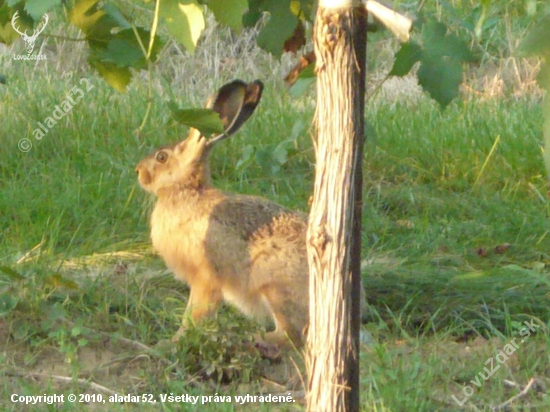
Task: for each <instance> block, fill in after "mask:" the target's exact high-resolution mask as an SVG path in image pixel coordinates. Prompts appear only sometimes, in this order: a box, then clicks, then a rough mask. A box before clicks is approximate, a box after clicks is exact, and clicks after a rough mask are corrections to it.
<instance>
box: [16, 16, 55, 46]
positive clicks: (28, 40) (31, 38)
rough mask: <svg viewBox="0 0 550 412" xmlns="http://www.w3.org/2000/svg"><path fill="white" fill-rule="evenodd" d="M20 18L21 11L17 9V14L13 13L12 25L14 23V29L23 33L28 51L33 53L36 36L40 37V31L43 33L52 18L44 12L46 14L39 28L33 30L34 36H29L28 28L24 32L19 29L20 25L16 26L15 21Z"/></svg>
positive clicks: (22, 36)
mask: <svg viewBox="0 0 550 412" xmlns="http://www.w3.org/2000/svg"><path fill="white" fill-rule="evenodd" d="M18 18H19V11H16V12H15V14H14V15H13V17H12V19H11V25H12V27H13V29H14V30H15V31H16V32H17V33H19V34H20V35H21V38H22V39H23V41H24V42H25V43H26V44H27V47H26V49H27V53H28V54H31V53H32V51H33V50H34V43H35V42H36V38H37V37H38V35H39V34H40V33H42V32H43V31H44V28H45V27H46V25H47V24H48V21H49V20H50V18H49V16H48V15H47V14H44V16H42V22H41V23H40V24H39V25H38V28H37V29H36V30H33V32H32V36H29V35H28V34H27V30H25V31H24V32H22V31H21V30H19V27H16V26H15V24H16V23H15V21H16V20H17V19H18Z"/></svg>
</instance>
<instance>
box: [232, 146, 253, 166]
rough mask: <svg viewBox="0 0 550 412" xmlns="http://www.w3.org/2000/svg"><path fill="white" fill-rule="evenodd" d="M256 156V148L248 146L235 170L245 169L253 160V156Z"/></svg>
mask: <svg viewBox="0 0 550 412" xmlns="http://www.w3.org/2000/svg"><path fill="white" fill-rule="evenodd" d="M253 154H254V146H252V145H250V144H249V145H246V146H245V147H244V149H243V153H242V155H241V158H240V159H239V161H238V162H237V164H236V165H235V168H236V169H237V170H240V169H244V168H245V167H246V166H247V165H248V164H249V163H250V161H251V160H252V155H253Z"/></svg>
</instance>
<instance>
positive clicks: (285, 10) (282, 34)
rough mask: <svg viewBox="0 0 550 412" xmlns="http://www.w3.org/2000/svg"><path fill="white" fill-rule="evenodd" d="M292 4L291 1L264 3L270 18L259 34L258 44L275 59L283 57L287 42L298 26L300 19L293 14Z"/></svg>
mask: <svg viewBox="0 0 550 412" xmlns="http://www.w3.org/2000/svg"><path fill="white" fill-rule="evenodd" d="M290 3H291V1H290V0H280V1H270V2H266V3H264V4H265V5H266V6H267V7H266V11H268V12H269V15H270V17H269V21H268V22H267V24H266V25H265V27H263V28H262V30H261V31H260V34H258V39H257V42H258V45H259V46H260V47H261V48H262V49H264V50H266V51H268V52H269V53H271V54H273V55H274V56H275V57H281V55H282V53H283V46H284V44H285V41H286V40H287V39H288V38H289V37H291V36H292V34H293V33H294V29H295V28H296V25H297V24H298V17H297V16H295V15H294V14H293V13H292V11H291V9H290Z"/></svg>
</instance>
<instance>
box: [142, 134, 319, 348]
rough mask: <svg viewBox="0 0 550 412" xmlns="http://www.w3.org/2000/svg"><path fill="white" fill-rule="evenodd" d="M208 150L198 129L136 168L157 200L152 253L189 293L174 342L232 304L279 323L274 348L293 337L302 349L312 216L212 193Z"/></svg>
mask: <svg viewBox="0 0 550 412" xmlns="http://www.w3.org/2000/svg"><path fill="white" fill-rule="evenodd" d="M210 147H211V146H208V145H207V142H206V139H205V138H204V137H203V136H201V135H200V133H199V132H198V131H197V130H194V129H192V130H191V132H190V134H189V136H188V137H187V139H186V140H185V141H183V142H181V143H177V144H174V145H172V146H168V147H164V148H161V149H159V150H157V151H156V152H154V153H152V154H151V155H149V156H148V157H146V158H145V159H143V160H142V161H141V162H140V163H139V164H138V166H137V168H136V171H137V173H138V175H139V182H140V184H141V186H142V187H143V188H144V189H145V190H147V191H149V192H151V193H153V194H155V195H156V196H157V198H158V200H157V203H156V205H155V208H154V210H153V213H152V215H151V239H152V242H153V246H154V248H155V249H156V250H157V252H158V253H159V254H160V255H161V256H162V258H163V259H164V260H165V262H166V264H167V266H168V267H169V268H170V269H171V270H173V272H174V274H175V276H176V278H178V279H180V280H182V281H185V282H187V283H188V284H189V286H190V288H191V294H190V297H189V302H188V305H187V309H186V316H184V320H183V323H182V326H181V327H180V329H179V330H178V332H177V333H176V335H175V336H174V339H178V338H179V337H180V336H181V335H182V334H183V333H184V332H185V329H186V328H187V327H188V324H187V319H188V316H190V317H191V318H192V320H193V321H198V320H200V319H201V318H204V317H205V316H209V315H213V314H214V313H215V311H216V309H217V307H218V305H219V304H220V303H221V301H222V300H226V301H228V302H230V303H232V304H233V305H235V306H236V307H238V308H239V309H240V310H241V311H242V312H244V313H245V314H247V315H250V316H254V317H257V318H260V319H265V318H267V319H271V320H273V322H274V323H275V331H273V332H270V333H268V334H267V336H266V339H267V340H269V341H270V342H276V343H280V342H282V341H284V340H286V336H288V337H289V338H290V339H291V340H292V341H293V342H294V344H295V345H297V346H300V345H301V344H302V339H301V338H302V331H303V330H304V328H305V326H306V325H307V322H308V303H309V299H308V292H309V289H308V263H307V254H306V230H307V216H306V215H305V214H301V213H297V212H292V211H290V210H287V209H285V208H284V207H282V206H280V205H278V204H275V203H273V202H270V201H268V200H266V199H263V198H260V197H255V196H243V195H234V194H228V193H223V192H221V191H219V190H216V189H215V188H213V187H212V183H211V178H210V170H209V167H208V152H209V150H210ZM159 153H161V155H160V157H159ZM159 159H160V160H159Z"/></svg>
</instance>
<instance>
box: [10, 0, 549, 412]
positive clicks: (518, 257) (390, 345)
mask: <svg viewBox="0 0 550 412" xmlns="http://www.w3.org/2000/svg"><path fill="white" fill-rule="evenodd" d="M484 4H486V7H485V8H484V7H482V6H481V5H478V2H471V1H466V0H462V1H458V0H457V1H451V2H444V1H438V2H427V4H425V5H424V7H423V11H424V12H425V13H431V14H433V15H435V16H437V17H438V18H440V19H441V20H443V21H445V22H446V24H448V25H449V26H450V27H451V28H452V29H453V30H455V31H457V32H458V33H460V35H461V36H462V37H463V38H466V39H468V40H469V42H470V46H471V50H472V53H473V55H474V56H475V57H476V61H475V62H473V63H471V64H470V66H469V69H468V73H467V75H466V78H465V83H464V85H463V87H462V91H461V95H460V97H459V99H457V100H455V101H454V102H453V103H451V104H450V105H449V106H448V107H447V108H446V109H445V111H441V110H440V109H439V107H438V106H437V105H436V104H435V103H433V102H432V101H431V100H430V99H429V98H428V97H427V96H426V95H424V94H423V93H422V92H421V91H420V90H419V87H418V86H417V84H416V80H415V78H414V77H413V76H407V77H405V78H403V79H394V78H390V79H386V75H387V73H388V72H389V70H390V68H391V65H392V59H393V54H394V52H395V51H396V50H397V49H398V44H397V42H396V41H395V40H394V39H392V38H391V36H390V35H389V34H387V33H382V32H378V33H374V34H370V39H369V50H368V55H369V70H370V72H369V90H370V92H369V100H368V109H367V112H368V114H367V120H368V122H369V130H368V135H367V143H366V154H365V156H366V162H365V170H364V176H365V186H366V190H365V207H364V232H363V236H364V239H363V240H364V242H363V245H364V253H363V254H364V262H363V267H364V284H365V286H366V291H367V296H368V300H369V310H368V314H367V315H368V316H367V319H366V321H367V322H366V324H365V330H366V331H367V332H368V333H367V332H365V337H366V339H365V340H366V342H365V345H364V347H363V351H362V355H361V356H362V367H363V369H362V376H363V378H362V385H363V387H364V390H363V394H362V401H363V404H364V410H365V411H402V410H411V411H412V410H414V411H434V410H448V411H454V410H460V409H468V408H469V409H473V410H491V407H494V406H497V405H501V404H503V403H504V402H505V401H506V400H507V399H509V398H511V397H513V396H514V395H517V394H518V393H519V392H520V391H521V389H522V388H523V387H524V386H525V385H526V384H527V382H528V381H529V380H530V379H532V378H534V379H535V384H534V385H532V386H531V387H530V389H529V390H528V391H527V392H526V394H525V395H524V396H522V397H521V398H519V399H518V400H517V401H515V402H512V403H511V404H510V405H509V406H508V408H509V409H507V410H524V409H526V408H534V410H546V409H547V408H548V406H550V400H549V399H548V393H549V392H548V389H547V387H548V384H549V383H550V373H549V371H550V356H549V352H548V344H549V340H550V339H549V333H548V319H549V315H550V313H549V312H550V306H549V304H548V298H549V293H550V282H549V277H548V275H549V270H548V263H549V253H548V250H550V239H549V230H550V225H549V223H548V212H549V210H548V206H549V204H548V195H547V192H548V187H547V179H546V173H545V171H544V163H543V160H542V155H541V144H542V113H541V98H542V92H541V91H540V89H538V88H537V86H536V84H535V80H534V78H535V75H536V73H537V71H538V67H539V64H540V62H539V61H537V60H524V59H520V58H518V57H517V56H518V53H517V48H518V45H519V43H520V41H521V40H522V39H523V38H524V36H525V35H526V33H527V31H528V29H529V28H530V27H531V26H532V25H533V23H535V22H536V21H537V17H538V16H540V15H543V14H544V12H545V11H547V10H548V5H547V4H545V3H544V2H541V1H492V2H485V3H484ZM419 6H420V5H419V4H418V3H417V2H409V1H404V2H402V3H401V4H400V5H399V7H400V9H402V10H406V11H409V12H410V13H412V14H416V13H417V10H418V8H419ZM484 10H485V11H484ZM483 13H485V16H483ZM55 20H56V16H52V18H51V24H52V27H51V28H49V30H48V36H44V37H43V39H44V42H43V43H42V44H41V45H37V47H41V49H40V51H41V53H44V54H46V55H47V57H48V58H47V60H46V61H42V62H38V63H36V64H35V63H34V62H33V63H31V62H25V61H14V60H13V59H12V55H13V54H14V53H23V47H24V44H23V43H22V42H18V43H16V44H15V45H13V46H11V47H10V48H4V49H3V50H2V51H1V54H0V67H1V74H2V75H3V76H5V78H6V81H7V84H6V85H0V96H1V98H0V113H1V114H2V125H1V127H0V142H1V145H0V266H2V268H1V269H0V270H1V274H0V343H1V345H2V350H1V351H0V360H1V361H2V362H1V364H2V366H1V367H0V383H1V384H2V385H1V386H2V388H3V389H2V391H3V392H2V394H1V395H0V404H1V405H2V409H5V410H21V409H20V408H21V405H17V404H13V403H11V401H10V394H12V393H19V394H27V395H38V394H42V393H53V392H57V393H65V394H68V393H71V392H73V393H103V394H104V395H108V394H109V393H110V392H109V391H114V392H117V393H119V394H126V393H131V394H144V393H152V394H155V395H156V396H157V395H158V394H161V393H167V394H169V393H171V392H173V393H174V394H183V393H190V394H195V395H203V394H215V393H218V394H223V395H233V394H242V393H251V394H252V393H258V392H260V391H264V392H265V391H267V392H271V393H273V392H280V393H285V394H286V393H288V390H291V389H294V387H293V386H292V385H288V384H287V383H288V381H289V379H290V376H291V375H296V372H295V368H294V366H293V364H292V363H290V362H289V361H288V360H279V361H270V360H266V359H260V358H259V356H258V355H257V354H256V352H255V351H254V350H253V349H252V348H251V343H250V342H251V339H252V338H251V336H252V335H253V333H254V332H256V331H257V329H258V328H259V327H260V326H258V325H256V324H253V323H252V322H250V321H249V320H247V319H244V318H242V317H241V316H240V315H239V314H237V313H235V312H234V311H232V310H230V309H227V311H224V312H223V313H222V314H220V318H219V319H218V320H217V321H216V322H212V323H211V324H207V325H202V326H200V327H198V328H197V329H196V330H193V331H192V332H190V333H189V334H188V336H186V337H185V339H184V340H183V341H182V342H180V344H179V345H178V347H177V348H173V347H170V346H169V345H162V344H161V345H159V344H158V343H159V342H161V343H162V341H163V340H164V339H167V338H169V337H170V336H171V335H172V334H173V332H174V331H175V330H176V329H177V325H178V323H179V318H180V317H181V314H182V312H183V308H184V307H185V301H186V297H187V290H186V288H185V286H184V285H181V284H178V283H177V282H176V281H174V280H173V279H172V277H171V275H170V273H169V272H168V271H166V269H165V267H164V265H163V263H162V261H161V260H160V259H158V258H157V257H156V256H154V254H153V253H152V250H151V248H150V246H149V239H148V222H147V221H148V213H149V211H150V208H151V206H152V199H151V198H150V197H149V196H147V195H146V194H145V193H144V192H143V191H141V190H140V188H139V187H138V185H137V182H136V177H135V174H134V171H133V170H134V167H135V164H136V163H137V162H138V161H139V160H140V159H141V158H142V157H144V156H145V155H146V154H148V153H149V152H150V151H151V150H152V149H153V148H154V147H157V146H159V145H163V144H166V143H170V142H174V141H177V140H178V139H181V138H182V137H183V136H185V133H186V130H185V129H184V128H183V127H181V126H179V125H176V124H175V122H174V121H173V120H172V118H171V116H170V113H169V109H168V107H167V101H168V100H169V99H170V98H174V99H176V100H177V101H178V102H179V103H180V105H181V106H199V105H202V102H203V101H204V100H205V99H206V97H207V96H208V95H209V94H210V93H211V92H213V91H214V90H215V88H216V87H218V86H220V85H221V84H223V83H224V82H225V81H227V80H231V79H234V78H242V79H244V80H251V79H254V78H260V79H262V80H263V81H264V82H265V83H266V90H265V94H264V98H263V100H262V103H261V105H260V106H259V108H258V111H257V113H256V114H255V115H254V116H253V117H252V119H251V120H250V121H249V123H248V124H247V125H246V127H244V128H243V130H242V131H241V132H239V134H238V135H236V136H234V137H232V138H231V139H229V140H228V141H226V142H224V144H222V145H220V146H219V147H217V148H216V150H215V152H214V153H213V156H212V169H213V176H214V180H215V183H216V185H217V186H218V187H220V188H222V189H224V190H228V191H234V192H240V193H250V194H256V195H261V196H265V197H268V198H270V199H272V200H274V201H277V202H279V203H281V204H284V205H286V206H289V207H292V208H295V209H301V210H307V208H308V206H307V202H308V198H309V196H310V189H311V182H312V178H313V175H312V172H313V162H314V159H313V155H312V149H311V136H310V134H309V133H310V131H309V125H310V123H311V118H312V115H313V111H314V96H313V91H311V90H310V91H308V92H306V93H305V94H303V95H302V96H300V97H298V98H294V97H291V96H290V95H289V94H288V92H287V91H286V90H285V87H284V85H283V81H282V78H283V77H284V74H285V73H286V71H287V70H288V68H289V67H290V66H291V65H292V63H293V59H292V57H291V56H285V57H284V58H283V60H282V61H281V62H279V61H277V60H275V59H273V58H272V57H270V56H269V55H267V54H266V53H264V52H262V51H261V50H259V49H258V48H257V47H256V46H255V45H254V42H253V40H254V36H255V35H256V32H255V31H254V30H251V31H246V32H244V33H243V34H241V35H240V36H236V35H234V34H232V33H231V32H230V31H229V30H226V29H221V28H219V27H215V26H214V25H213V23H212V21H210V22H209V23H210V24H208V25H207V27H208V29H207V32H206V34H205V35H204V37H203V39H202V40H201V42H200V44H199V46H198V48H197V50H196V53H195V55H194V56H189V55H188V54H187V53H186V52H185V51H183V49H182V48H181V47H180V46H178V45H176V44H171V45H170V46H169V47H168V48H167V51H166V53H165V55H164V56H163V59H162V61H161V63H160V64H159V65H158V66H157V68H156V72H155V77H154V78H153V79H152V86H153V104H152V109H151V112H150V114H149V117H148V120H147V122H146V123H144V125H143V128H141V129H139V127H140V125H141V123H142V121H143V119H144V116H145V110H146V105H147V96H148V88H149V79H148V78H147V77H146V76H145V75H144V74H137V73H136V76H135V78H134V81H133V82H132V83H131V84H130V86H129V88H128V92H127V93H126V94H122V93H119V92H117V91H114V90H113V89H112V88H110V87H109V86H108V85H106V84H105V82H104V81H103V80H102V79H101V78H99V77H98V76H97V74H96V73H95V72H93V71H92V70H90V69H89V67H88V66H87V64H86V61H85V57H84V45H83V44H82V43H81V42H74V41H68V40H66V39H64V38H67V37H69V38H78V37H79V33H78V31H77V30H76V29H74V28H71V29H70V30H67V27H65V26H63V25H61V24H56V23H55ZM58 20H61V19H58ZM56 36H60V37H56ZM0 47H2V46H0ZM82 78H87V79H89V81H90V82H91V84H92V85H93V86H94V87H93V88H92V89H91V90H90V91H89V92H85V96H84V98H83V99H82V100H81V101H80V102H79V103H78V104H76V105H75V107H74V108H73V109H72V110H71V112H70V113H69V114H68V115H67V116H65V117H64V118H63V119H62V120H61V121H59V122H58V124H57V125H55V126H54V127H52V128H51V130H49V132H48V133H47V134H46V135H45V136H44V137H43V138H42V139H41V140H36V139H35V137H34V136H33V130H34V129H36V128H37V127H38V126H37V122H43V121H44V119H46V118H47V117H49V116H51V115H52V112H53V111H54V109H55V106H56V105H59V104H60V102H62V101H63V100H65V98H66V96H67V95H68V93H69V91H70V89H71V88H72V87H73V86H75V85H76V86H81V85H80V83H79V82H80V80H81V79H82ZM138 129H139V131H138ZM22 138H28V139H30V141H31V142H32V148H31V149H30V150H29V151H28V152H22V151H20V150H19V149H18V142H19V141H20V140H21V139H22ZM531 319H534V321H535V323H537V324H539V325H541V326H540V328H539V329H538V331H537V333H536V334H533V335H532V336H530V337H529V339H527V340H525V342H524V343H522V344H521V346H520V349H518V350H517V352H516V353H515V354H514V355H513V356H511V357H510V359H509V360H508V361H507V362H506V363H505V364H503V365H502V366H501V368H500V369H499V370H498V371H497V372H496V374H495V375H494V376H493V377H491V378H490V379H488V380H487V381H483V383H482V384H481V386H480V387H479V388H477V387H475V386H474V388H475V393H474V394H473V395H472V397H471V398H470V399H469V401H468V402H467V403H465V404H464V405H463V406H459V405H458V404H457V403H456V402H455V401H454V400H453V399H452V396H453V395H454V396H456V397H457V398H458V399H462V398H464V394H463V387H464V386H465V385H470V386H472V384H471V383H470V381H471V380H473V379H475V377H476V375H477V374H478V373H479V372H480V371H481V372H483V368H484V367H486V366H487V365H485V362H486V360H487V359H488V358H489V357H490V356H494V355H495V354H496V350H497V349H498V348H502V347H503V346H504V345H505V344H506V343H507V342H508V341H509V340H510V339H511V338H513V337H517V336H519V333H520V330H521V327H522V322H524V321H530V320H531ZM205 336H207V337H208V338H207V339H205ZM295 358H296V363H297V365H298V366H297V367H298V368H299V364H300V359H299V356H298V355H296V356H295ZM52 374H53V375H56V376H57V378H48V375H52ZM60 377H66V378H68V381H64V380H63V379H61V378H60ZM298 381H299V379H297V378H296V377H294V378H293V380H291V383H297V382H298ZM94 385H101V386H102V388H100V387H98V386H94ZM293 395H294V396H295V397H296V399H298V398H299V392H293ZM298 400H299V399H298ZM299 404H300V402H299V401H298V402H297V403H295V404H293V405H291V406H290V407H289V406H288V405H283V406H277V407H275V406H274V405H268V404H265V405H260V404H250V405H247V406H238V405H235V404H232V405H226V406H224V407H221V406H220V405H215V404H208V405H205V406H206V407H209V408H210V409H211V410H260V409H261V410H271V409H277V410H279V409H281V410H287V409H288V410H293V409H298V408H299ZM108 406H109V410H116V408H119V409H120V410H126V409H133V408H136V405H133V404H121V405H112V404H111V405H108ZM139 406H140V407H143V406H144V405H139ZM146 407H150V408H151V409H159V407H158V406H157V405H146ZM162 407H163V408H164V409H166V410H172V409H177V408H178V407H179V406H178V405H170V404H164V405H163V406H162ZM43 408H44V405H39V406H37V407H34V409H36V410H43ZM63 408H65V409H66V410H81V409H82V410H86V409H90V408H91V409H94V408H95V409H98V410H102V409H104V408H105V406H104V405H95V404H93V403H90V404H89V405H86V404H78V405H76V404H75V405H70V404H68V403H66V404H64V405H63ZM224 408H225V409H224ZM475 408H477V409H475ZM28 409H29V410H33V407H29V408H28Z"/></svg>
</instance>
